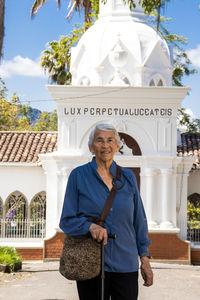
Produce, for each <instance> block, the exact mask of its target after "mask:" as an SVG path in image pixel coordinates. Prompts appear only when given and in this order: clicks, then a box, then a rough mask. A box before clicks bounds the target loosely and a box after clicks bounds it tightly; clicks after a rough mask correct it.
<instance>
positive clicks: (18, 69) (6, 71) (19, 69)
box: [0, 55, 45, 78]
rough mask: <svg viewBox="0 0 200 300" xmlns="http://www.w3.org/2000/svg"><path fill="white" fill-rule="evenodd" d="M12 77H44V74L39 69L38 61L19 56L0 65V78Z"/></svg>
mask: <svg viewBox="0 0 200 300" xmlns="http://www.w3.org/2000/svg"><path fill="white" fill-rule="evenodd" d="M13 75H21V76H29V77H44V76H45V75H44V72H43V71H42V69H41V67H40V62H39V59H37V60H35V61H34V60H32V59H30V58H28V57H22V56H20V55H18V56H15V57H14V58H13V59H12V60H4V61H3V62H2V64H1V65H0V76H1V77H3V78H9V77H12V76H13Z"/></svg>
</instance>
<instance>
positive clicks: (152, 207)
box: [141, 168, 158, 229]
mask: <svg viewBox="0 0 200 300" xmlns="http://www.w3.org/2000/svg"><path fill="white" fill-rule="evenodd" d="M141 177H142V181H143V188H144V189H143V193H142V197H143V200H144V205H145V210H146V214H147V220H148V227H149V229H151V228H155V227H157V226H158V223H157V212H158V205H157V184H156V180H157V170H156V169H154V168H145V169H143V171H142V173H141Z"/></svg>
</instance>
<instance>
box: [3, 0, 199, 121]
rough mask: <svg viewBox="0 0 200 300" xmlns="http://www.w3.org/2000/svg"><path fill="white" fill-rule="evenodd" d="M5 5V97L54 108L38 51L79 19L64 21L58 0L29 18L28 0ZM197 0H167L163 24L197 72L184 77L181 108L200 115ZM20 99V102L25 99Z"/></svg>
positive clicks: (9, 1) (64, 8)
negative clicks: (166, 20) (182, 45)
mask: <svg viewBox="0 0 200 300" xmlns="http://www.w3.org/2000/svg"><path fill="white" fill-rule="evenodd" d="M5 2H6V9H5V39H4V47H3V59H2V62H1V65H0V76H1V77H2V78H3V80H4V81H5V83H6V86H7V88H8V94H9V96H11V95H12V93H13V92H16V93H17V94H18V95H19V97H20V100H21V101H25V102H26V101H30V104H31V106H32V107H35V108H38V109H41V110H47V111H52V110H53V109H54V108H56V105H55V103H54V102H53V100H52V99H51V97H50V95H49V93H48V91H47V89H46V88H45V85H46V84H48V77H47V76H45V75H44V73H43V71H41V69H40V67H39V61H40V55H41V52H42V51H43V50H44V49H45V47H46V44H47V43H48V41H52V40H58V39H59V37H60V36H61V35H67V34H68V33H69V32H70V31H71V29H72V26H73V24H74V23H81V22H82V18H81V16H79V14H78V13H77V14H76V15H75V16H74V17H73V18H72V19H71V20H70V21H68V20H67V19H66V15H67V5H68V2H69V1H68V0H62V1H61V9H60V10H59V11H58V10H57V2H56V0H47V1H46V4H45V5H44V6H43V7H42V8H41V9H40V10H39V11H38V13H37V15H36V17H35V18H34V19H33V20H31V18H30V10H31V7H32V4H33V2H34V0H20V1H16V0H7V1H5ZM199 5H200V0H170V3H168V4H167V5H166V7H165V10H164V16H165V17H171V18H172V20H171V21H170V22H169V24H168V26H167V28H168V29H169V31H170V32H171V33H176V34H178V35H183V36H184V37H187V39H188V44H187V45H186V46H185V49H186V50H187V51H188V54H189V57H190V59H191V60H192V63H193V67H195V68H197V69H198V71H199V73H198V74H195V75H191V76H190V77H188V78H184V81H183V83H184V85H186V86H190V87H191V92H190V94H189V95H188V96H186V98H185V99H184V101H183V103H182V106H183V107H185V108H188V109H190V110H192V112H193V113H194V116H195V117H198V118H200V104H199V102H200V31H199V28H200V10H199V9H198V7H199ZM25 102H24V103H25Z"/></svg>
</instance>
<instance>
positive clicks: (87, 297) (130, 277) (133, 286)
mask: <svg viewBox="0 0 200 300" xmlns="http://www.w3.org/2000/svg"><path fill="white" fill-rule="evenodd" d="M77 288H78V294H79V299H80V300H101V276H100V275H99V276H98V277H95V278H92V279H89V280H83V281H77ZM110 297H111V298H110ZM137 298H138V272H130V273H116V272H113V273H110V272H105V292H104V299H105V300H110V299H111V300H137Z"/></svg>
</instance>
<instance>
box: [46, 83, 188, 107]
mask: <svg viewBox="0 0 200 300" xmlns="http://www.w3.org/2000/svg"><path fill="white" fill-rule="evenodd" d="M46 87H47V89H48V91H49V92H50V94H51V96H52V98H53V99H54V100H55V102H56V103H57V104H58V105H62V104H63V105H66V104H73V103H76V104H84V105H86V104H115V105H116V104H123V103H126V104H128V103H130V104H133V103H135V104H148V105H149V104H158V103H161V104H163V105H164V104H171V105H176V106H177V105H179V104H180V103H181V101H182V100H183V98H184V97H185V95H186V94H187V92H188V90H189V89H190V88H189V87H117V86H116V87H114V86H112V87H110V86H97V87H95V86H89V87H86V86H66V85H47V86H46ZM122 99H123V102H122Z"/></svg>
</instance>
